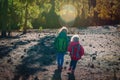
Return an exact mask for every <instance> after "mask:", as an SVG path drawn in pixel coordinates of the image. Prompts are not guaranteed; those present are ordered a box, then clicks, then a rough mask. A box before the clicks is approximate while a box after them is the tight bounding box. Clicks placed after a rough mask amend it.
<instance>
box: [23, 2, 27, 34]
mask: <svg viewBox="0 0 120 80" xmlns="http://www.w3.org/2000/svg"><path fill="white" fill-rule="evenodd" d="M27 8H28V3H26V6H25V23H24V28H23V34H26V32H27V18H28V16H27V15H28V9H27Z"/></svg>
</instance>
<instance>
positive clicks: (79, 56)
mask: <svg viewBox="0 0 120 80" xmlns="http://www.w3.org/2000/svg"><path fill="white" fill-rule="evenodd" d="M75 48H77V52H76V53H75V52H74V51H75ZM80 48H81V45H80V44H77V45H75V46H72V51H71V57H72V58H74V59H80V58H81V55H80V54H79V53H80Z"/></svg>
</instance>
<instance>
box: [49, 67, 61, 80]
mask: <svg viewBox="0 0 120 80" xmlns="http://www.w3.org/2000/svg"><path fill="white" fill-rule="evenodd" d="M51 80H62V78H61V71H60V70H58V69H56V70H55V71H54V74H53V77H52V79H51Z"/></svg>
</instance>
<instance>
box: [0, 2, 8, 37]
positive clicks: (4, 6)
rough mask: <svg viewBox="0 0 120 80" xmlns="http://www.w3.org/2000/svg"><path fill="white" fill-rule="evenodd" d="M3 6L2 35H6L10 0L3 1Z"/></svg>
mask: <svg viewBox="0 0 120 80" xmlns="http://www.w3.org/2000/svg"><path fill="white" fill-rule="evenodd" d="M1 8H2V12H1V13H2V14H1V27H2V31H1V37H6V28H7V21H8V19H7V13H8V0H4V1H3V5H2V6H1Z"/></svg>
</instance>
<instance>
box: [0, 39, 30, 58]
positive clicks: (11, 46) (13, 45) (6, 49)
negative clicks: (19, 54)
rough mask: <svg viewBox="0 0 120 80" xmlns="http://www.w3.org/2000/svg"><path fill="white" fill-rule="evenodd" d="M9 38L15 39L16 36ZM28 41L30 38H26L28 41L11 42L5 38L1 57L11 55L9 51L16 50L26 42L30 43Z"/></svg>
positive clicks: (0, 47) (0, 51) (0, 45)
mask: <svg viewBox="0 0 120 80" xmlns="http://www.w3.org/2000/svg"><path fill="white" fill-rule="evenodd" d="M5 39H6V38H5ZM7 39H10V40H11V39H14V38H12V37H11V38H7ZM15 39H16V38H15ZM17 39H19V37H17ZM3 40H4V39H3ZM28 43H30V41H29V40H26V41H20V40H18V41H16V42H9V43H6V41H5V40H4V41H3V42H1V44H0V58H1V59H2V58H4V57H5V56H8V57H9V53H10V52H11V51H13V50H15V49H16V48H17V47H18V46H19V45H25V44H28Z"/></svg>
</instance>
